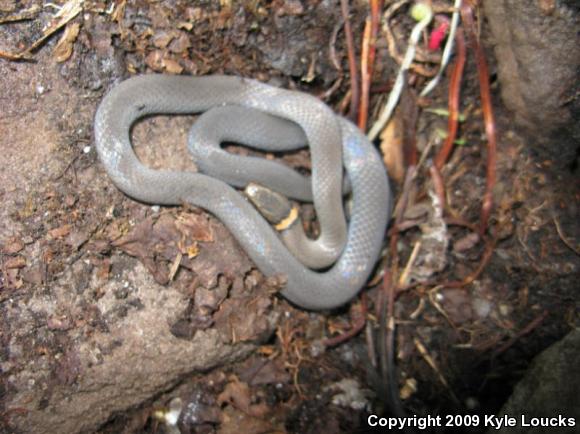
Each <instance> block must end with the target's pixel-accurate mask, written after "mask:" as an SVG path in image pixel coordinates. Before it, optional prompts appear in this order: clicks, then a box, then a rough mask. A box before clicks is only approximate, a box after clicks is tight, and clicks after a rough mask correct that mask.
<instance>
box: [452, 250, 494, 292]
mask: <svg viewBox="0 0 580 434" xmlns="http://www.w3.org/2000/svg"><path fill="white" fill-rule="evenodd" d="M484 241H485V251H484V252H483V258H482V259H481V262H480V263H479V265H478V266H477V269H476V270H475V271H474V272H473V273H471V274H470V275H469V276H467V277H466V278H464V279H463V280H460V281H454V282H446V283H443V284H442V285H443V286H445V287H446V288H462V287H464V286H466V285H469V284H470V283H471V282H473V281H474V280H475V279H477V278H478V277H479V275H480V274H481V272H482V271H483V270H484V268H485V266H486V265H487V263H488V262H489V260H490V258H491V254H492V253H493V249H494V248H495V240H487V239H485V238H484Z"/></svg>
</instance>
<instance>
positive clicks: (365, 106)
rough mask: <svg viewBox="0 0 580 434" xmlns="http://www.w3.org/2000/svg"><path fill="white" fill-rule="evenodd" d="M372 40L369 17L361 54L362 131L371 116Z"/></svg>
mask: <svg viewBox="0 0 580 434" xmlns="http://www.w3.org/2000/svg"><path fill="white" fill-rule="evenodd" d="M370 40H371V20H370V19H369V18H367V19H366V20H365V29H364V32H363V42H362V51H361V56H360V57H361V62H360V69H361V73H360V75H361V77H360V83H361V98H360V108H359V111H358V127H359V128H360V130H361V131H366V129H367V120H368V117H369V88H370V85H371V72H370V67H369V64H368V62H369V50H370Z"/></svg>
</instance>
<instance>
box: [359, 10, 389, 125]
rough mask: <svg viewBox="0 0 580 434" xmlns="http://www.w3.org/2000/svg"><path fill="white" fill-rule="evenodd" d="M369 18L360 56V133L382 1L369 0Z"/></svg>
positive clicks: (364, 118)
mask: <svg viewBox="0 0 580 434" xmlns="http://www.w3.org/2000/svg"><path fill="white" fill-rule="evenodd" d="M370 3H371V17H370V19H367V20H366V22H365V31H364V37H363V45H362V54H361V102H360V110H359V113H358V126H359V128H360V129H361V130H362V131H366V129H367V121H368V112H369V100H370V95H369V92H370V87H371V80H372V76H373V70H374V65H375V55H376V42H377V36H378V33H379V17H380V13H381V9H382V6H383V5H382V3H383V2H382V0H371V2H370Z"/></svg>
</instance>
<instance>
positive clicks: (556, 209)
mask: <svg viewBox="0 0 580 434" xmlns="http://www.w3.org/2000/svg"><path fill="white" fill-rule="evenodd" d="M352 3H353V4H352V5H351V17H350V22H351V25H352V26H353V28H354V30H355V40H356V41H360V40H361V39H360V38H361V35H362V29H363V27H364V20H365V18H366V16H367V13H368V11H367V10H366V7H365V3H364V2H352ZM35 4H36V3H35V2H12V1H1V2H0V12H1V13H2V14H4V15H10V14H17V13H18V12H19V11H22V10H24V9H27V8H31V7H33V6H34V5H35ZM39 4H40V3H39ZM113 5H114V7H112V6H113ZM110 6H111V7H109V3H106V2H85V4H84V5H83V11H82V12H81V13H80V14H78V15H77V16H75V17H74V18H73V19H72V20H71V21H70V23H69V24H68V25H72V24H74V23H78V24H79V25H80V32H79V34H78V36H77V37H76V38H74V39H73V41H72V43H73V45H72V47H73V49H72V52H70V55H69V56H65V57H66V58H65V59H64V60H63V59H57V54H58V53H59V52H58V51H56V50H55V47H56V46H57V45H58V44H59V38H60V37H61V36H62V31H61V32H60V33H57V34H56V35H54V36H52V37H50V38H48V40H47V41H46V43H45V44H43V45H42V46H40V47H39V48H38V49H37V50H36V51H35V52H34V54H33V61H27V60H25V61H10V60H5V59H0V90H1V92H0V104H1V107H2V110H1V112H0V132H1V134H0V155H2V163H3V164H2V170H1V171H0V198H1V200H2V203H3V206H2V207H0V222H1V223H0V247H1V253H0V343H1V345H0V432H6V433H24V432H26V433H53V432H66V433H77V432H94V433H102V434H105V433H118V432H125V433H137V432H139V433H153V432H183V433H186V432H195V433H214V432H215V433H218V432H219V433H229V432H237V433H239V432H256V433H261V432H263V433H266V432H280V433H283V432H289V433H294V432H296V433H314V432H336V433H352V432H364V431H365V430H367V429H368V424H367V416H368V415H369V414H386V415H388V414H389V411H390V409H389V407H388V405H387V404H385V400H384V399H383V398H384V387H383V386H382V383H383V382H384V379H380V377H379V376H378V374H377V373H376V367H375V366H374V363H375V361H374V356H373V354H374V353H373V351H376V348H373V346H372V345H371V343H372V339H369V335H370V334H372V332H374V333H375V334H376V330H377V315H375V314H374V312H375V306H376V305H377V304H378V303H379V300H380V293H381V284H380V283H379V278H376V279H374V282H371V284H370V285H369V288H368V290H366V291H365V293H366V296H365V297H366V302H365V303H366V304H367V306H368V308H367V311H366V318H367V332H366V333H365V332H363V333H360V334H358V335H356V336H355V337H353V338H351V339H348V340H345V342H343V343H341V344H339V345H336V346H324V345H323V344H324V343H328V340H327V339H328V338H330V337H335V336H337V335H339V334H340V333H343V332H347V331H348V330H349V329H350V328H351V325H352V324H353V323H355V322H356V313H357V309H359V308H360V302H359V301H357V302H356V303H354V304H353V305H352V306H351V307H350V310H349V306H346V307H344V308H341V309H338V310H336V311H332V312H323V313H313V312H305V311H303V310H301V309H298V308H296V307H294V306H291V305H290V304H288V303H287V302H286V301H285V300H284V299H283V298H281V297H279V296H278V295H277V294H276V292H277V291H278V290H279V289H280V288H281V287H282V286H283V284H284V276H270V277H265V276H263V275H262V274H261V273H260V272H259V271H258V270H256V269H255V267H254V266H253V264H252V263H251V261H250V260H249V259H248V257H247V256H246V255H245V253H244V252H243V251H242V250H241V249H240V248H239V246H238V245H237V244H236V242H235V240H234V239H233V237H232V236H231V234H230V233H229V232H228V230H227V229H226V228H225V227H224V226H223V225H222V224H221V223H220V222H219V221H218V220H216V219H215V218H214V217H213V216H211V215H208V214H207V213H205V212H203V210H200V209H196V208H192V207H189V206H186V205H184V206H182V207H172V208H163V207H162V208H159V207H155V206H153V207H152V206H150V205H146V204H141V203H136V202H135V201H133V200H131V199H129V198H127V197H125V196H124V195H123V194H122V193H121V192H119V191H118V190H117V189H116V188H115V186H114V185H113V184H112V183H111V181H110V180H109V178H108V177H107V175H106V173H105V171H104V169H103V167H102V165H101V164H100V162H99V161H98V158H97V155H96V152H95V148H94V142H93V116H94V113H95V110H96V107H97V106H98V103H99V101H100V100H101V99H102V97H103V95H104V94H105V93H106V92H107V90H109V89H110V88H112V87H113V86H114V85H115V84H116V83H118V82H120V81H122V80H123V79H125V78H127V77H129V76H131V75H134V74H138V73H139V74H140V73H151V72H163V73H173V74H175V73H181V74H191V75H205V74H218V73H219V74H232V75H240V76H245V77H252V78H257V79H259V80H262V81H264V82H268V83H270V84H273V85H279V86H282V87H285V88H291V89H298V90H302V91H306V92H309V93H312V94H314V95H318V96H320V97H321V98H323V99H324V100H325V101H326V102H327V103H328V104H329V105H331V106H332V107H333V108H335V109H336V110H337V111H338V112H343V111H345V104H344V101H348V98H345V96H346V95H347V94H348V91H349V81H348V80H347V79H346V78H345V77H346V75H347V73H348V62H347V54H346V47H345V43H344V35H343V32H342V31H339V30H340V29H341V25H342V18H341V17H342V16H341V14H340V7H339V4H338V2H337V1H328V0H323V1H319V0H305V1H299V0H274V1H262V0H259V1H255V0H248V1H242V2H228V1H221V2H213V1H200V2H194V3H192V2H185V1H181V0H176V1H174V0H171V1H167V2H149V1H144V0H137V1H132V2H125V1H124V0H123V1H119V2H115V3H111V5H110ZM53 15H54V11H53V10H51V9H50V7H44V8H40V9H39V10H38V11H37V12H36V13H35V15H34V18H33V19H31V20H24V21H18V22H9V23H2V24H0V26H1V27H0V28H1V29H2V38H1V39H2V40H1V41H0V44H2V45H1V46H0V50H2V51H14V52H16V51H19V50H22V49H23V48H24V47H27V46H30V45H31V44H32V43H33V41H35V40H36V39H38V37H39V36H40V35H41V34H42V31H43V25H45V24H47V23H49V22H51V20H53ZM411 25H412V23H411V22H410V21H409V18H407V17H403V18H399V19H397V22H396V26H395V27H394V31H395V33H396V34H397V35H401V38H403V37H404V35H405V34H408V31H409V29H410V26H411ZM337 31H339V33H338V37H337V38H336V42H335V44H334V46H333V48H332V49H331V47H330V46H329V35H332V34H334V33H336V32H337ZM486 35H487V33H486V32H485V31H484V37H485V36H486ZM403 40H404V39H401V41H403ZM401 44H402V42H401ZM401 46H402V45H401ZM333 50H335V51H336V53H335V54H334V55H332V54H331V53H332V51H333ZM357 52H358V49H357ZM359 54H360V53H359ZM486 54H487V57H488V59H489V61H490V65H491V67H490V68H491V73H490V76H491V77H492V92H493V95H492V96H493V101H492V102H493V107H494V109H495V113H496V119H497V125H496V129H497V134H498V143H499V144H500V146H499V151H498V162H497V170H498V177H497V182H496V185H495V188H494V192H493V196H494V204H495V206H494V211H493V213H492V217H491V221H490V227H489V231H488V236H487V238H488V239H489V240H491V241H492V242H490V244H487V245H486V244H485V243H484V242H483V240H482V239H480V238H477V237H474V233H473V231H471V230H470V229H469V228H467V227H466V226H465V225H463V226H462V225H453V224H445V225H444V228H445V229H444V231H445V241H444V242H440V243H434V244H428V245H427V244H426V245H423V247H422V248H421V249H419V252H418V260H417V262H415V266H414V267H413V269H412V270H411V273H412V277H413V279H414V281H415V282H416V283H415V284H412V285H408V286H407V287H406V288H405V290H404V291H402V292H401V293H400V294H399V295H398V297H397V300H396V304H395V307H394V312H395V317H396V319H397V333H396V348H397V352H396V364H397V368H398V369H397V373H396V376H395V378H396V380H397V382H398V384H397V385H395V386H394V389H395V390H397V391H398V392H400V394H401V396H402V402H403V406H404V407H405V408H406V409H407V412H408V413H409V414H418V415H436V414H458V413H461V414H492V413H496V412H497V411H498V410H499V409H500V408H501V406H502V404H503V403H504V402H505V401H506V400H507V398H508V397H509V395H510V393H511V391H512V389H513V386H514V385H515V384H516V382H517V381H518V380H519V379H521V378H522V376H523V374H524V372H525V370H526V368H527V367H528V365H529V364H530V362H531V360H532V358H533V357H534V356H535V355H536V354H538V353H540V352H541V351H542V350H543V349H545V348H547V347H548V346H549V345H550V344H552V343H554V342H556V341H558V340H559V339H560V338H562V337H563V336H564V335H566V334H567V332H569V331H570V330H571V329H573V328H575V327H576V328H577V327H578V321H579V309H578V308H579V305H578V280H579V279H578V277H579V275H580V274H579V272H580V256H579V254H578V240H580V228H579V226H578V224H577V222H578V206H579V205H578V204H579V203H580V201H579V200H578V199H579V198H580V190H579V189H578V168H577V166H575V165H574V162H573V161H567V162H562V161H559V160H557V159H556V158H557V157H555V156H554V153H549V154H548V155H549V157H546V154H545V153H543V152H540V151H538V150H537V148H535V147H534V146H532V140H530V138H529V137H527V136H526V135H525V133H523V132H522V131H520V130H517V129H515V128H514V125H513V123H512V121H511V119H512V118H513V117H512V114H511V113H510V112H508V111H507V110H506V108H504V107H503V105H502V102H501V100H500V98H499V90H498V87H499V83H498V82H497V81H496V73H495V72H496V70H497V66H496V65H495V61H494V58H493V54H492V51H491V50H487V51H486ZM333 57H334V58H335V59H338V60H339V65H340V68H339V69H337V68H336V66H335V65H334V61H333V60H334V59H333ZM472 59H473V56H471V58H470V60H469V61H468V64H467V68H466V72H465V76H464V78H463V82H464V83H465V86H464V89H463V90H462V96H461V105H462V112H463V111H465V113H466V117H467V120H466V121H465V122H464V123H462V125H461V130H460V134H461V137H462V138H463V139H464V141H465V144H464V145H462V146H457V147H456V149H455V151H454V153H453V155H452V157H451V159H450V161H449V163H448V164H447V165H446V166H445V168H444V170H443V173H442V174H443V177H444V179H445V187H446V191H447V195H448V197H447V201H448V212H449V213H450V215H452V216H454V217H457V218H461V219H462V220H463V221H469V222H472V223H474V224H476V223H477V222H478V219H479V213H480V208H481V198H482V196H483V192H484V188H485V173H486V172H485V162H486V155H487V154H486V150H485V137H484V133H483V132H484V131H485V129H484V126H483V122H482V120H481V108H480V103H479V89H478V87H477V69H476V65H475V62H474V61H473V60H472ZM57 60H60V61H57ZM393 70H396V65H395V64H394V62H393V60H392V59H391V58H390V57H389V54H388V50H387V47H386V46H385V45H384V44H382V43H381V42H378V45H377V64H376V71H375V74H374V76H373V77H374V80H373V85H376V86H375V87H376V88H377V89H376V90H377V91H376V92H374V93H373V98H372V99H371V110H370V113H371V114H372V119H374V116H376V113H377V112H378V110H379V107H380V106H381V105H382V104H383V103H384V93H382V92H383V91H384V90H381V89H380V88H384V87H385V84H386V86H387V87H389V86H390V84H391V81H392V80H391V79H390V77H393V74H392V71H393ZM384 77H389V79H388V80H386V79H385V78H384ZM424 80H425V79H424V78H423V77H419V76H415V77H414V78H413V79H412V80H411V81H410V82H411V83H412V84H414V85H416V86H418V84H417V83H421V82H423V83H424ZM446 82H447V80H445V83H444V84H442V85H441V86H439V87H438V88H437V89H436V92H435V93H434V94H433V95H432V96H430V98H429V100H428V101H422V102H421V104H423V106H426V105H428V106H429V107H446V106H447V88H446V87H447V83H446ZM192 119H194V118H193V117H191V116H184V117H172V116H158V117H154V118H149V119H146V120H144V121H142V122H140V123H139V124H138V125H137V126H136V127H135V128H134V131H133V138H134V142H135V146H136V149H137V153H138V154H139V156H140V158H141V159H142V160H143V161H144V162H146V163H147V164H148V165H150V166H152V167H156V168H158V167H171V168H176V169H180V170H195V165H194V164H193V163H190V162H189V156H188V155H187V152H186V149H185V137H186V135H187V131H188V128H189V126H190V125H191V123H192ZM372 119H371V120H372ZM446 123H447V119H446V118H441V117H440V116H439V115H437V114H434V113H428V112H426V111H422V114H421V116H420V119H419V122H418V123H417V126H416V131H415V135H416V137H417V143H418V146H419V149H420V150H422V149H424V145H425V142H426V141H427V139H426V137H430V136H431V135H432V134H433V131H435V130H436V129H437V128H440V127H443V129H445V126H446ZM402 124H403V125H408V123H406V122H402ZM553 146H558V143H553ZM565 154H566V155H568V153H565ZM307 157H308V155H307V152H299V153H295V154H293V155H291V156H289V157H288V158H286V160H285V161H286V163H287V164H289V165H291V166H293V167H295V168H298V169H300V170H305V169H304V168H308V167H309V161H308V158H307ZM393 188H394V190H395V192H396V193H397V194H400V192H401V190H402V186H401V184H399V183H398V182H396V181H394V182H393ZM432 189H433V187H432V184H431V181H430V177H429V171H428V168H427V167H424V168H423V169H422V170H421V171H420V172H419V175H418V177H417V182H416V186H415V190H414V192H413V195H412V196H413V201H412V202H413V203H412V206H409V210H408V211H409V212H408V216H407V217H408V220H409V221H411V220H413V221H416V224H414V225H410V226H409V228H408V229H406V230H404V231H402V232H401V233H400V234H399V239H398V242H397V246H396V252H397V255H398V259H399V262H400V264H401V268H403V267H404V266H405V264H406V263H407V261H408V259H409V257H410V256H411V254H412V251H413V249H414V247H415V245H416V244H417V241H419V240H422V239H425V238H424V237H425V233H426V232H425V231H426V230H427V229H429V228H431V229H432V228H434V227H435V226H434V225H435V224H438V223H441V220H440V219H439V220H437V218H436V216H434V213H433V212H431V211H427V212H424V210H425V209H427V208H428V209H431V208H429V207H431V206H432V201H431V199H430V196H429V191H430V190H432ZM426 207H427V208H426ZM413 212H415V215H413V216H411V214H413ZM303 214H304V216H305V218H306V219H307V221H309V224H310V226H311V227H310V229H312V230H314V231H315V230H316V224H315V222H312V221H310V220H309V219H311V218H312V214H313V213H312V208H311V207H308V206H306V207H304V209H303ZM387 245H388V239H387V241H386V246H387ZM490 246H491V250H490V256H489V260H488V261H487V263H486V264H485V265H486V266H485V268H484V269H483V271H482V272H481V274H479V275H477V277H476V279H475V280H474V281H473V282H471V283H470V284H467V285H464V286H462V287H461V288H457V287H454V286H453V285H450V284H449V283H450V282H456V281H461V280H462V279H465V278H466V277H468V276H469V275H471V274H472V273H473V272H474V271H475V270H477V269H478V267H479V265H480V264H482V263H484V262H485V260H484V258H485V253H486V249H487V248H490ZM387 250H388V249H386V251H387ZM392 260H393V258H392V256H391V257H389V256H388V255H387V258H386V261H392ZM379 268H381V267H379ZM391 387H393V386H391ZM171 409H179V410H181V412H180V418H179V424H178V425H179V427H180V428H179V429H180V430H181V431H175V429H177V428H176V427H175V426H173V425H171V424H170V423H168V422H167V421H168V420H169V419H170V416H169V415H170V414H171ZM172 430H173V431H172Z"/></svg>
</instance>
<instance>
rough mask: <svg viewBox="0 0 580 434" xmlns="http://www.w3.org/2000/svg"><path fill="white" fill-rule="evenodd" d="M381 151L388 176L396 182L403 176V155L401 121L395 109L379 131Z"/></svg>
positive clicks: (401, 179)
mask: <svg viewBox="0 0 580 434" xmlns="http://www.w3.org/2000/svg"><path fill="white" fill-rule="evenodd" d="M381 151H382V153H383V161H384V162H385V166H387V170H388V172H389V177H390V178H391V179H394V180H395V181H397V182H398V183H400V182H402V181H403V177H404V176H405V163H404V156H403V122H402V119H401V115H400V111H399V110H397V111H396V112H395V114H394V115H393V117H392V118H391V120H390V121H389V123H388V124H387V126H386V127H385V129H384V130H383V132H382V133H381Z"/></svg>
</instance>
